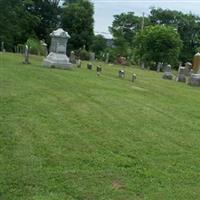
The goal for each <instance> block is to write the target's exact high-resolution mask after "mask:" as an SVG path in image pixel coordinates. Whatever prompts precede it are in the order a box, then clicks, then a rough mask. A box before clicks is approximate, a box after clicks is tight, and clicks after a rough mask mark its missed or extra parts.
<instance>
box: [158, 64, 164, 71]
mask: <svg viewBox="0 0 200 200" xmlns="http://www.w3.org/2000/svg"><path fill="white" fill-rule="evenodd" d="M162 67H163V64H162V63H161V62H159V63H158V65H157V72H160V70H161V69H162Z"/></svg>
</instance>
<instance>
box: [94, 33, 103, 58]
mask: <svg viewBox="0 0 200 200" xmlns="http://www.w3.org/2000/svg"><path fill="white" fill-rule="evenodd" d="M106 46H107V45H106V39H105V38H104V37H103V36H102V35H96V36H94V38H93V42H92V46H91V50H92V51H93V52H95V54H96V56H99V55H100V53H101V52H103V51H104V50H105V49H106Z"/></svg>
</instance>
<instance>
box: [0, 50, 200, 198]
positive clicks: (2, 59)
mask: <svg viewBox="0 0 200 200" xmlns="http://www.w3.org/2000/svg"><path fill="white" fill-rule="evenodd" d="M22 61H23V57H22V56H21V55H17V54H3V55H2V54H1V55H0V200H140V199H145V200H146V199H152V200H157V199H158V200H162V199H163V200H173V199H174V200H177V199H180V200H182V199H186V200H188V199H192V200H193V199H200V156H199V155H200V108H199V102H200V88H196V87H190V86H188V85H186V84H183V83H177V82H175V81H168V80H163V79H162V78H161V77H162V74H161V73H160V74H158V73H156V72H150V71H142V70H140V69H134V72H135V73H136V74H137V81H136V82H135V83H132V82H131V81H130V78H131V72H132V71H133V68H125V70H126V78H125V79H124V80H121V79H119V78H118V77H117V72H118V70H119V66H111V65H105V64H102V66H103V73H102V76H100V77H97V76H96V72H95V70H93V71H88V70H87V69H86V63H84V66H83V67H82V68H81V69H77V68H75V69H74V70H71V71H67V70H58V69H46V68H43V67H42V66H41V62H42V58H41V57H31V59H30V61H31V64H30V65H23V64H22Z"/></svg>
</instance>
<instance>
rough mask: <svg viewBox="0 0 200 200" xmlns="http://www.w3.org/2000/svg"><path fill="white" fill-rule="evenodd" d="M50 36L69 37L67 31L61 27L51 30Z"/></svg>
mask: <svg viewBox="0 0 200 200" xmlns="http://www.w3.org/2000/svg"><path fill="white" fill-rule="evenodd" d="M50 36H51V37H61V38H70V35H69V34H68V32H66V31H64V30H63V29H62V28H59V29H57V30H55V31H53V32H52V33H51V34H50Z"/></svg>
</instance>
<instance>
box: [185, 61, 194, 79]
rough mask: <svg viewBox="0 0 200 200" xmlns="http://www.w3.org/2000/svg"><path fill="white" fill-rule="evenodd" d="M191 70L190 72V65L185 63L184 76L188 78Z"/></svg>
mask: <svg viewBox="0 0 200 200" xmlns="http://www.w3.org/2000/svg"><path fill="white" fill-rule="evenodd" d="M191 70H192V63H190V62H186V63H185V75H186V76H190V75H191Z"/></svg>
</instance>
